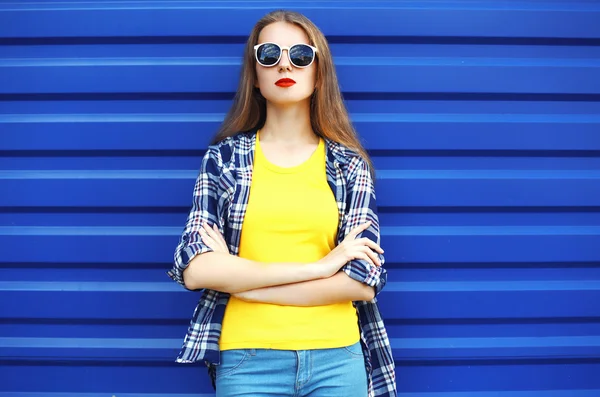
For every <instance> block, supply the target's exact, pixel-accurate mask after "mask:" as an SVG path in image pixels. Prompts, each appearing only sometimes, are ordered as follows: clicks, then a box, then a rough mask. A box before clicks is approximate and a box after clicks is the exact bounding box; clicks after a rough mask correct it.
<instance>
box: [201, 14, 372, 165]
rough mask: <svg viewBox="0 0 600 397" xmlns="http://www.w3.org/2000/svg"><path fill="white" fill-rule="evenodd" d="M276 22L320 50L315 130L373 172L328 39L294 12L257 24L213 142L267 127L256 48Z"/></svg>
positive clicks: (314, 99)
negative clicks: (300, 33) (299, 31)
mask: <svg viewBox="0 0 600 397" xmlns="http://www.w3.org/2000/svg"><path fill="white" fill-rule="evenodd" d="M274 22H287V23H290V24H294V25H296V26H298V27H300V28H302V29H303V30H304V31H305V32H306V35H307V36H308V39H309V41H310V44H311V45H313V46H315V47H317V48H318V49H319V52H318V55H317V59H316V60H315V64H316V65H317V76H316V79H317V86H316V89H315V92H314V93H313V95H312V97H311V105H310V123H311V126H312V129H313V131H314V132H315V133H316V134H317V135H319V136H321V137H323V138H326V139H329V140H332V141H335V142H338V143H340V144H342V145H344V146H346V147H347V148H349V149H351V150H353V151H355V152H357V153H358V154H359V155H360V156H361V157H363V158H364V159H365V160H366V161H367V163H368V164H369V166H370V168H371V172H373V171H374V168H373V165H372V163H371V160H370V158H369V155H368V154H367V152H366V150H365V149H364V148H363V146H362V144H361V143H360V140H359V139H358V135H357V133H356V131H355V130H354V127H353V126H352V123H351V122H350V117H349V116H348V111H347V110H346V106H345V105H344V101H343V99H342V94H341V92H340V87H339V84H338V79H337V75H336V73H335V67H334V65H333V58H332V56H331V51H330V49H329V45H328V44H327V40H326V39H325V36H324V35H323V33H322V32H321V31H320V30H319V28H318V27H317V26H316V25H315V24H314V23H312V22H311V21H310V20H309V19H308V18H307V17H305V16H304V15H302V14H300V13H297V12H294V11H287V10H277V11H272V12H270V13H268V14H267V15H265V16H264V17H262V18H261V19H260V20H259V21H258V22H257V23H256V25H254V28H253V29H252V32H251V33H250V36H249V37H248V41H247V42H246V48H245V50H244V60H243V64H242V71H241V76H240V82H239V85H238V89H237V92H236V94H235V98H234V99H233V104H232V106H231V109H230V110H229V113H227V116H226V117H225V119H224V121H223V123H222V124H221V127H220V129H219V131H218V132H217V134H216V135H215V137H214V138H213V141H212V143H217V142H220V141H221V140H223V139H225V138H227V137H230V136H234V135H236V134H238V133H240V132H245V131H250V130H252V129H256V128H262V127H263V126H264V124H265V120H266V118H267V107H266V100H265V98H264V97H263V96H262V95H261V93H260V91H259V90H258V89H257V88H255V82H256V79H257V77H256V61H255V59H254V46H255V45H256V44H258V36H259V34H260V32H261V31H262V30H263V29H264V28H265V27H266V26H267V25H270V24H272V23H274Z"/></svg>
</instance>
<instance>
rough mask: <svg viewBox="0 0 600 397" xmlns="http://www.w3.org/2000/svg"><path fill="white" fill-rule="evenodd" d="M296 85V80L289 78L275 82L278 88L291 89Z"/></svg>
mask: <svg viewBox="0 0 600 397" xmlns="http://www.w3.org/2000/svg"><path fill="white" fill-rule="evenodd" d="M294 84H296V82H295V81H294V80H292V79H288V78H285V79H279V80H277V81H276V82H275V85H276V86H278V87H291V86H293V85H294Z"/></svg>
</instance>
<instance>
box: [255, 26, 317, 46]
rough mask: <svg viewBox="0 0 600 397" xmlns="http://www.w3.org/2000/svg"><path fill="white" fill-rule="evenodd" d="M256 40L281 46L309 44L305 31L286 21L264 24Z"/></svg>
mask: <svg viewBox="0 0 600 397" xmlns="http://www.w3.org/2000/svg"><path fill="white" fill-rule="evenodd" d="M258 42H259V43H266V42H270V43H277V44H279V45H282V46H290V45H292V44H300V43H302V44H310V42H309V40H308V36H307V35H306V32H304V30H303V29H302V28H301V27H299V26H297V25H293V24H291V23H287V22H274V23H272V24H270V25H267V26H265V27H264V28H263V30H262V31H261V32H260V35H259V36H258Z"/></svg>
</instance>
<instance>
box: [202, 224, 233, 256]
mask: <svg viewBox="0 0 600 397" xmlns="http://www.w3.org/2000/svg"><path fill="white" fill-rule="evenodd" d="M200 237H201V238H202V241H203V242H204V244H206V245H208V247H209V248H210V249H212V250H213V251H214V252H222V253H225V254H228V253H229V248H228V247H227V242H226V241H225V239H224V238H223V235H222V234H221V232H219V229H218V228H217V224H214V225H213V227H210V226H209V225H208V222H203V223H202V227H201V228H200Z"/></svg>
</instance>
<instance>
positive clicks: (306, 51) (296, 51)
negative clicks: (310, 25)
mask: <svg viewBox="0 0 600 397" xmlns="http://www.w3.org/2000/svg"><path fill="white" fill-rule="evenodd" d="M314 57H315V52H314V51H313V49H312V48H310V47H309V46H307V45H305V44H298V45H295V46H292V48H290V60H291V61H292V63H293V64H294V65H296V66H298V67H304V66H308V65H310V63H311V62H312V61H313V59H314Z"/></svg>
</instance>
